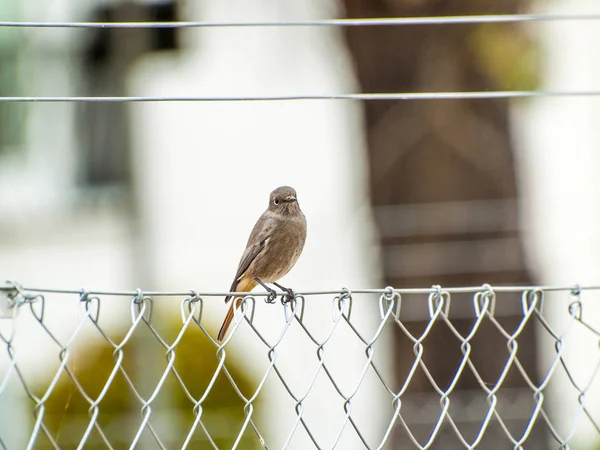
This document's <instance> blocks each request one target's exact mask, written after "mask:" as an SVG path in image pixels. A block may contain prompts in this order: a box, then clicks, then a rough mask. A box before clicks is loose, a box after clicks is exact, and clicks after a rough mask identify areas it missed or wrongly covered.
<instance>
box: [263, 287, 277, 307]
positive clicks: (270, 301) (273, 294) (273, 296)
mask: <svg viewBox="0 0 600 450" xmlns="http://www.w3.org/2000/svg"><path fill="white" fill-rule="evenodd" d="M268 292H269V295H268V296H267V298H265V303H268V304H270V305H272V304H273V303H275V301H276V300H277V292H275V290H273V289H269V290H268Z"/></svg>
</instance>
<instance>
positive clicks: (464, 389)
mask: <svg viewBox="0 0 600 450" xmlns="http://www.w3.org/2000/svg"><path fill="white" fill-rule="evenodd" d="M527 3H528V2H527V1H523V0H495V1H487V2H481V1H463V0H460V1H450V0H387V1H386V0H345V1H344V2H343V4H344V6H345V8H346V14H347V16H348V17H351V18H357V17H403V16H442V15H443V16H445V15H466V14H511V13H516V12H519V10H521V9H523V8H524V7H526V6H527ZM519 26H520V25H515V24H490V25H464V24H463V25H426V26H404V25H403V26H370V27H347V28H346V29H345V33H346V39H347V43H348V46H349V49H350V53H351V55H352V57H353V59H354V63H355V67H356V74H357V78H358V81H359V83H360V86H361V88H362V90H363V91H364V92H371V93H373V92H383V93H385V92H442V91H490V90H503V89H529V88H531V85H530V84H531V79H532V78H533V76H532V75H531V73H527V70H526V69H524V67H526V65H527V64H526V63H527V61H526V59H527V58H526V57H527V55H528V51H527V49H528V47H527V38H526V36H525V35H524V33H522V29H521V28H519ZM364 111H365V121H366V126H367V138H368V146H369V149H368V150H369V163H370V167H369V170H370V188H371V198H372V204H373V208H374V213H375V218H376V221H377V224H378V226H379V232H380V236H381V245H382V255H383V265H384V269H385V277H386V283H387V284H389V285H392V286H395V287H417V286H418V287H420V286H427V285H429V286H431V285H433V284H440V285H442V286H460V285H463V286H464V285H481V284H483V283H490V284H492V285H494V284H521V283H523V284H529V283H531V282H532V280H531V277H530V275H529V273H528V271H527V268H526V266H525V262H524V256H523V251H522V245H521V236H520V232H519V227H518V221H517V204H516V200H517V194H518V192H517V186H516V180H515V170H514V161H513V149H512V143H511V133H510V124H509V117H508V115H509V103H508V101H507V100H504V99H496V100H423V101H416V100H398V101H367V102H365V103H364ZM498 300H499V301H498V302H497V305H496V316H497V318H498V321H499V322H500V323H501V324H502V326H503V327H504V328H505V329H506V330H508V332H509V333H512V332H513V331H514V330H515V328H516V327H517V326H518V324H519V323H520V321H521V319H522V317H523V313H522V312H521V310H520V296H518V295H515V296H511V295H506V296H505V295H502V296H499V297H498ZM423 303H425V302H422V301H421V302H419V304H418V305H417V304H416V302H406V301H405V302H403V306H402V312H403V316H402V317H403V319H402V320H403V322H404V323H405V324H406V326H407V328H408V329H409V330H410V331H411V332H412V333H413V334H414V335H416V336H420V334H421V333H422V332H423V330H424V328H425V326H426V325H427V323H428V322H429V314H428V309H427V305H426V304H423ZM472 304H473V303H472V296H470V295H469V296H467V295H464V296H460V295H453V296H452V309H451V313H450V318H451V320H452V324H453V325H454V326H455V327H456V328H457V330H458V331H459V332H460V333H461V334H462V335H463V336H466V335H467V334H468V333H469V331H470V330H471V327H472V325H473V323H474V314H473V306H472ZM404 314H406V315H404ZM406 317H410V319H408V320H407V319H406ZM533 331H534V330H533V327H532V326H527V327H526V328H525V330H524V331H523V333H522V334H521V335H520V338H519V354H518V355H519V359H520V361H521V362H522V363H523V364H524V368H525V370H526V371H527V373H528V375H529V376H530V377H531V378H532V379H533V380H534V382H535V381H536V380H537V367H536V360H535V336H534V332H533ZM395 335H396V341H395V342H396V349H395V368H396V374H397V378H396V380H395V381H394V383H393V388H394V389H395V390H396V391H398V390H400V387H401V386H402V384H403V382H404V381H405V380H406V377H407V375H408V372H409V370H410V368H411V366H412V364H413V363H414V361H415V356H414V353H413V342H412V341H410V340H409V339H408V338H407V337H406V336H405V334H404V333H403V332H402V331H401V330H400V328H399V327H396V331H395ZM460 343H461V341H460V340H459V339H457V338H456V337H454V335H453V334H452V333H451V331H450V330H449V328H448V327H447V326H446V325H444V324H443V322H442V323H438V324H436V325H435V326H434V327H433V329H432V331H431V333H429V335H428V337H427V338H426V340H425V342H424V348H425V353H424V361H425V363H426V366H427V368H428V370H429V372H430V374H431V377H432V378H433V379H434V380H435V382H436V383H437V384H438V385H439V386H440V388H441V389H442V390H445V389H447V388H448V387H449V386H450V384H451V383H452V381H453V378H454V376H455V374H456V370H457V367H458V366H459V365H460V362H461V358H462V353H461V351H460ZM506 344H507V339H506V337H504V336H503V335H502V334H501V333H500V332H499V331H498V329H496V328H495V327H494V326H493V325H492V324H491V322H489V321H484V322H483V323H482V326H481V327H480V329H479V331H478V332H477V334H476V337H475V339H474V340H473V341H472V345H473V350H472V353H471V357H470V360H471V361H472V362H473V364H474V365H475V367H476V368H477V370H478V372H479V375H480V376H481V378H482V379H483V381H484V382H486V383H487V384H488V386H490V387H491V386H493V385H494V384H495V383H496V382H497V380H498V378H499V376H500V374H501V372H502V370H503V369H504V367H505V365H506V363H507V359H508V355H509V353H508V351H507V348H506ZM502 386H503V388H502V389H501V390H500V391H499V392H498V398H499V405H498V410H499V411H500V414H501V416H502V418H503V420H504V421H505V423H506V426H507V427H508V429H509V430H510V432H511V433H512V435H513V437H514V438H515V440H519V439H520V438H521V435H522V433H523V432H524V431H525V429H526V427H527V425H528V423H529V421H530V418H531V415H532V412H533V409H534V403H533V401H532V400H531V398H532V391H531V389H530V388H529V387H527V385H526V383H525V381H524V378H523V376H522V375H521V374H520V373H519V372H518V371H517V370H515V369H514V368H513V369H511V370H510V371H509V373H508V376H507V378H506V380H505V381H504V383H503V384H502ZM485 397H486V396H485V392H484V390H483V389H482V387H481V384H480V382H478V380H477V378H476V377H475V376H473V374H472V373H471V372H470V371H469V370H465V371H464V372H463V374H462V376H461V377H460V381H459V383H458V385H457V390H456V391H455V392H454V393H453V394H452V396H451V397H450V398H451V401H452V402H453V403H451V404H452V406H451V408H450V415H451V417H452V418H453V420H454V421H455V423H456V425H457V426H458V427H459V429H460V430H461V433H462V434H463V436H464V438H465V440H467V442H472V441H473V440H474V439H475V437H476V435H477V433H478V430H479V429H480V428H481V423H482V421H483V419H484V416H485V412H486V411H487V409H488V406H487V403H486V400H485ZM461 405H462V406H461ZM467 405H468V406H467ZM440 413H441V407H440V395H439V394H438V393H436V392H435V391H434V390H433V388H432V384H431V382H430V381H429V380H428V378H427V376H426V374H425V373H424V372H423V371H422V370H421V369H419V370H418V371H417V373H416V374H415V376H414V377H413V378H412V381H411V383H410V388H409V390H408V391H407V393H406V395H404V396H403V397H402V409H401V414H402V417H403V419H404V420H405V421H406V423H407V425H408V426H409V428H410V430H411V432H412V433H413V434H414V435H415V437H416V438H417V439H418V440H419V442H420V443H421V445H424V443H425V442H426V441H427V439H428V438H429V435H430V434H431V432H432V431H433V426H434V425H435V423H436V422H437V420H438V417H439V415H440ZM390 417H391V406H390ZM485 436H486V437H485V438H484V440H483V441H482V442H481V444H480V447H478V448H485V449H486V450H495V449H508V448H513V446H514V445H513V444H512V443H511V442H510V440H509V439H508V438H507V437H506V434H505V432H504V431H503V430H502V428H501V427H500V426H499V425H498V424H497V423H496V422H495V421H494V420H493V421H492V423H491V424H490V426H489V428H488V432H487V433H486V435H485ZM545 438H546V434H545V432H544V431H543V429H542V428H540V426H537V425H536V426H535V427H534V428H533V430H532V433H531V436H530V438H529V439H528V440H527V441H526V443H527V444H526V447H531V448H547V445H546V443H545ZM435 442H436V443H435V444H434V445H433V447H431V448H435V449H443V450H452V449H455V448H457V449H458V448H461V449H462V448H464V445H463V444H461V443H460V441H459V439H458V438H457V437H456V434H455V432H454V431H453V430H452V428H451V427H449V426H448V421H446V422H445V425H444V427H443V428H442V429H441V431H440V436H439V437H438V438H437V439H436V440H435ZM393 448H402V449H404V448H415V447H414V444H412V442H411V441H410V440H409V437H408V435H407V433H406V430H405V429H404V427H403V426H402V424H401V423H400V422H399V421H398V422H397V425H396V427H395V434H394V446H393Z"/></svg>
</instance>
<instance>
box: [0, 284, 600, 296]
mask: <svg viewBox="0 0 600 450" xmlns="http://www.w3.org/2000/svg"><path fill="white" fill-rule="evenodd" d="M490 288H491V289H492V290H493V291H494V292H497V293H511V292H524V291H544V292H550V291H554V292H556V291H564V292H580V291H597V290H600V285H589V286H580V285H576V284H575V285H554V286H553V285H548V286H490V287H488V286H465V287H447V288H445V287H441V291H445V292H448V293H451V294H460V293H468V294H470V293H477V292H483V291H488V290H489V289H490ZM15 290H19V291H21V292H40V293H48V294H79V295H80V294H82V293H85V294H87V295H88V297H89V296H91V295H92V296H93V295H113V296H122V297H135V296H138V295H140V293H141V295H146V296H150V297H154V296H156V297H181V296H190V294H195V295H197V296H198V297H225V296H242V297H243V296H248V295H249V296H252V297H266V296H268V295H270V293H269V292H252V293H248V292H196V291H193V290H189V291H105V290H101V291H91V290H87V289H53V288H48V289H46V288H37V287H31V288H29V287H18V288H15V287H14V286H12V285H10V286H0V291H8V292H10V291H15ZM344 292H345V291H344V290H340V289H331V290H322V291H306V292H301V291H297V292H296V295H302V296H309V295H332V294H340V293H344ZM349 292H351V293H352V294H385V293H387V292H390V290H389V289H351V290H349ZM394 292H397V293H399V294H433V293H436V292H440V289H438V288H437V287H430V288H399V289H394Z"/></svg>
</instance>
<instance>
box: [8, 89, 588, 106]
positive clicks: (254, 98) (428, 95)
mask: <svg viewBox="0 0 600 450" xmlns="http://www.w3.org/2000/svg"><path fill="white" fill-rule="evenodd" d="M599 95H600V90H588V91H485V92H403V93H402V92H395V93H384V94H373V93H370V94H298V95H250V96H214V97H206V96H180V97H171V96H164V97H133V96H128V97H73V96H69V97H0V102H4V103H17V102H35V103H78V102H114V103H132V102H273V101H290V100H452V99H493V98H505V99H510V98H532V97H597V96H599Z"/></svg>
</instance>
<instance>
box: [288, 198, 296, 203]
mask: <svg viewBox="0 0 600 450" xmlns="http://www.w3.org/2000/svg"><path fill="white" fill-rule="evenodd" d="M285 200H286V201H287V202H288V203H291V202H297V201H298V199H297V198H296V197H288V198H286V199H285Z"/></svg>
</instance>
